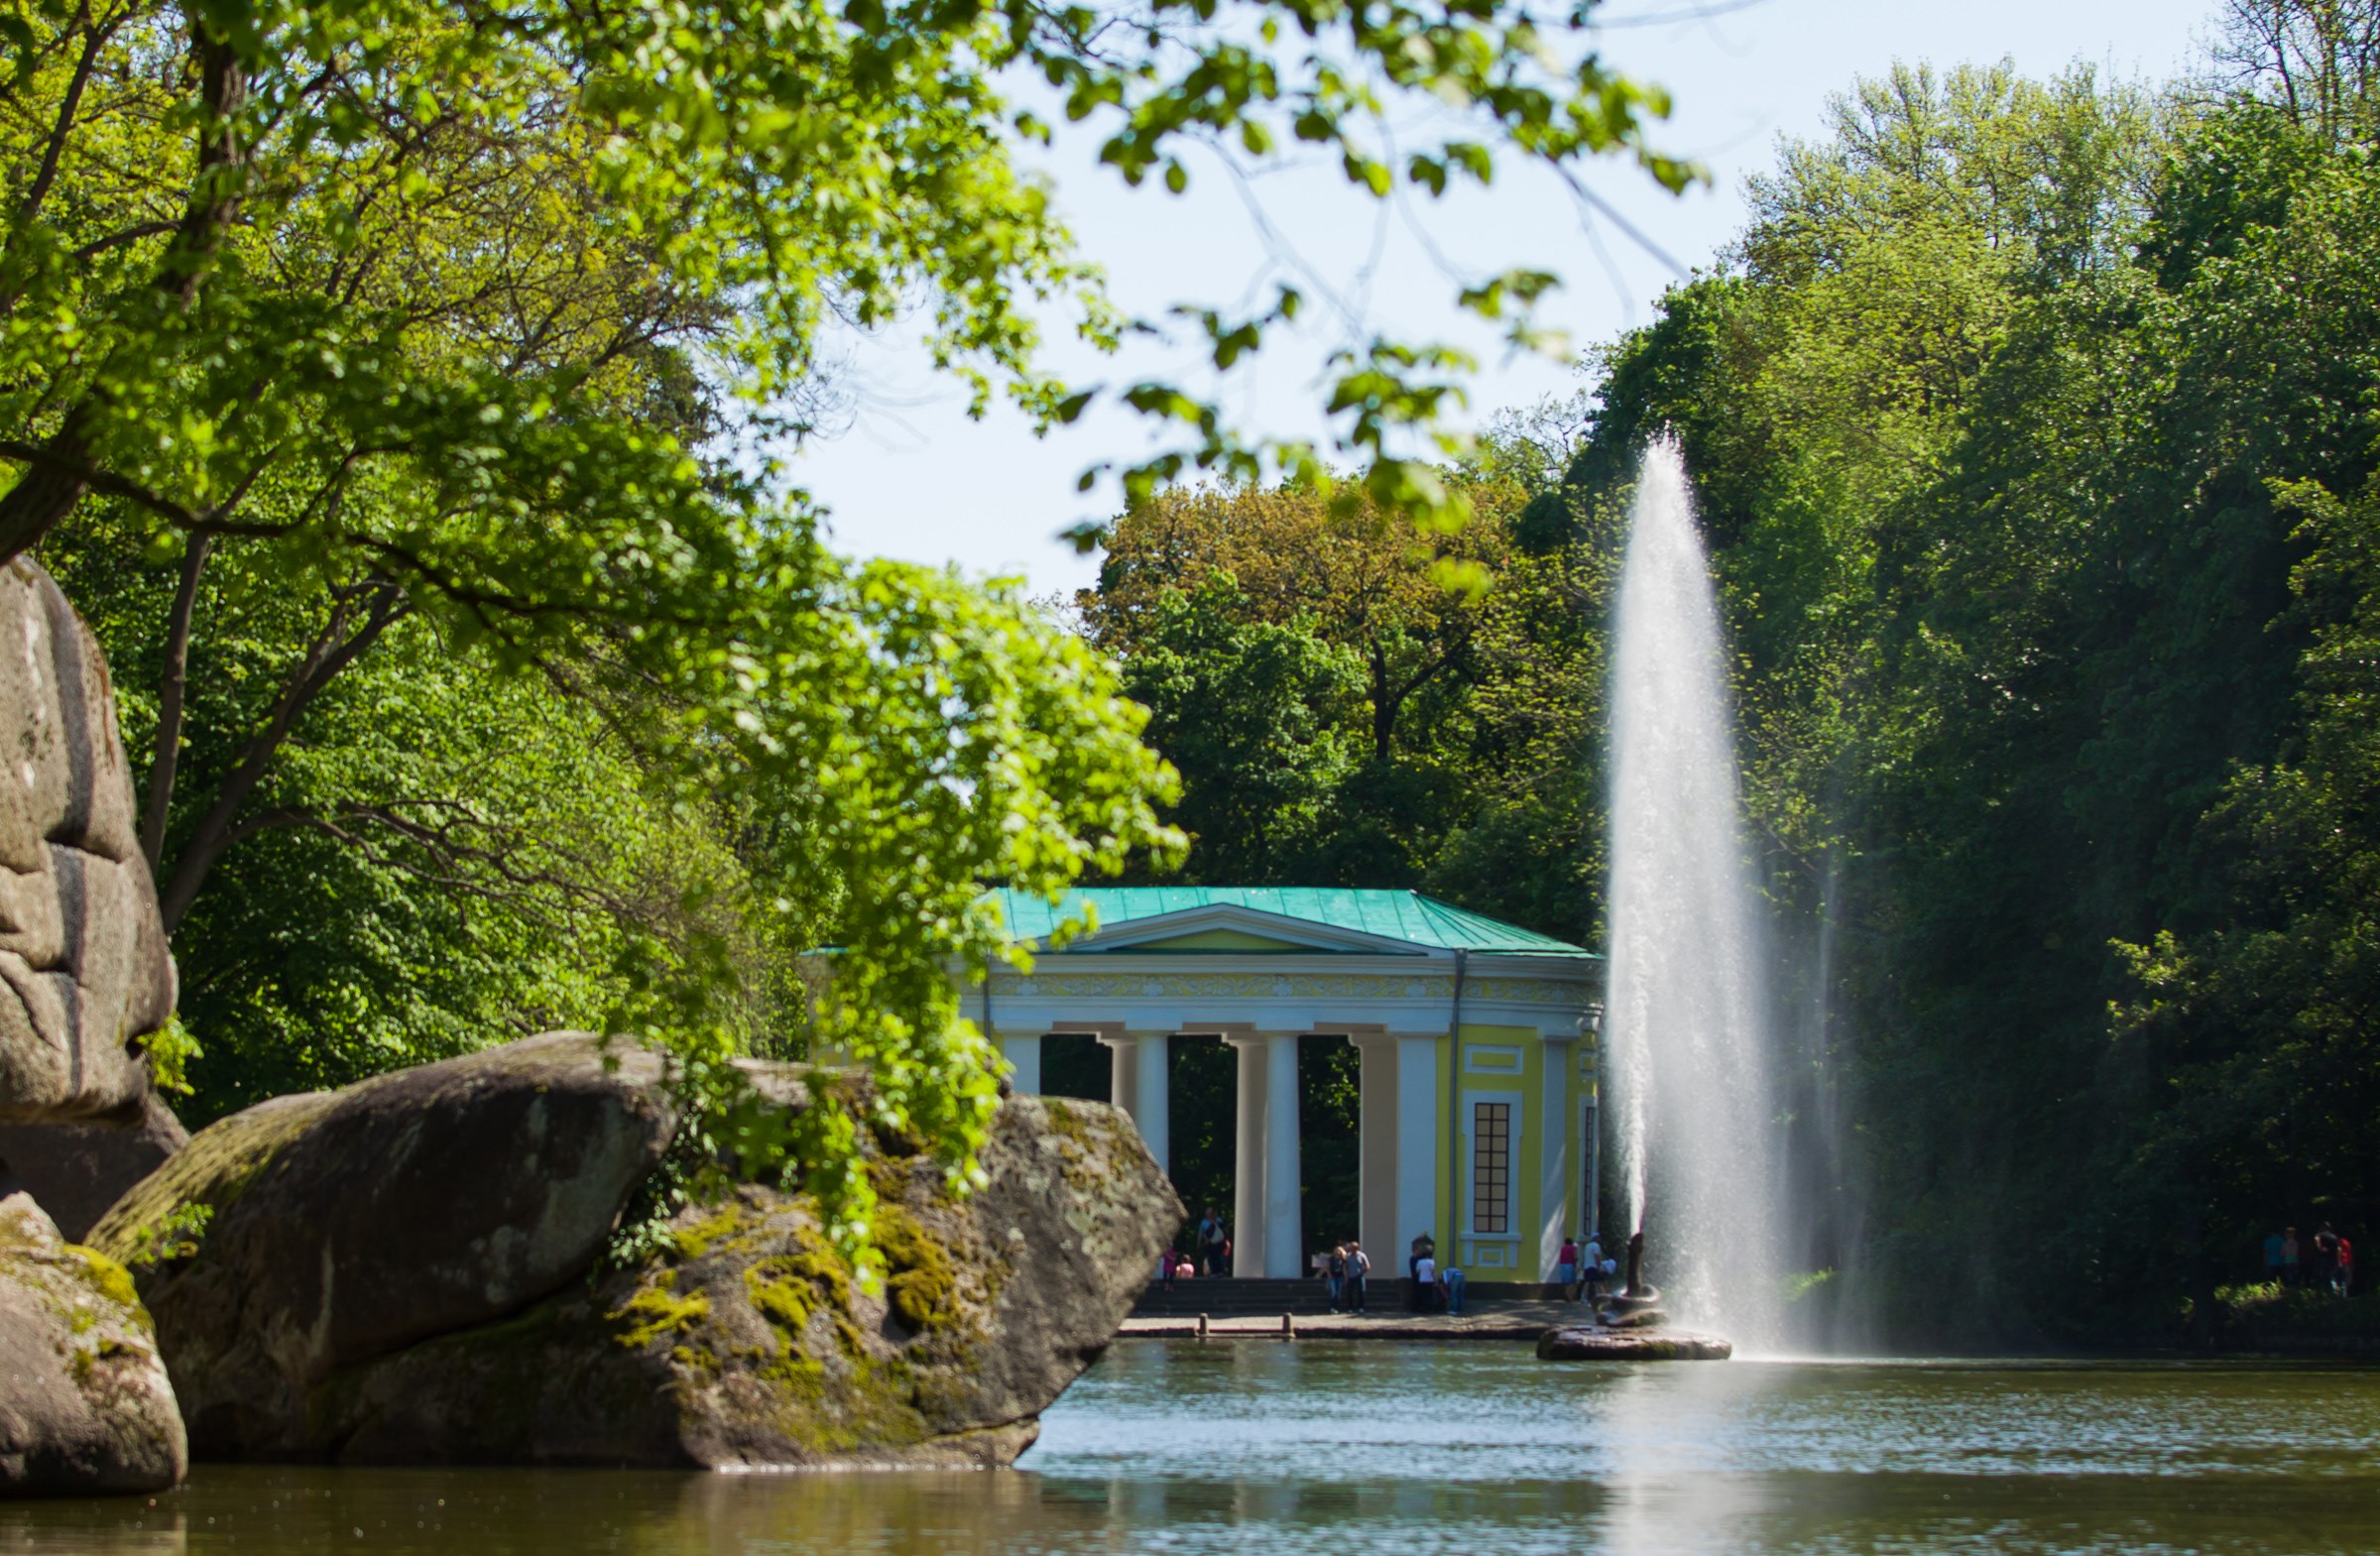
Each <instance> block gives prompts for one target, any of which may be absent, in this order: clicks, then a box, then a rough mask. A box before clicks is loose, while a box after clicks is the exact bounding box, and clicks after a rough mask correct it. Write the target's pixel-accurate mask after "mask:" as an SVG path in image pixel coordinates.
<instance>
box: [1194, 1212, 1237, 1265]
mask: <svg viewBox="0 0 2380 1556" xmlns="http://www.w3.org/2000/svg"><path fill="white" fill-rule="evenodd" d="M1227 1246H1228V1244H1227V1240H1226V1237H1225V1234H1224V1230H1223V1218H1222V1217H1221V1216H1219V1215H1217V1214H1216V1213H1215V1207H1214V1206H1212V1205H1209V1206H1208V1207H1207V1214H1206V1216H1205V1217H1204V1218H1203V1219H1202V1220H1201V1221H1200V1222H1199V1224H1198V1251H1199V1253H1200V1254H1201V1255H1203V1256H1204V1257H1205V1258H1206V1261H1207V1267H1206V1274H1207V1277H1208V1278H1209V1279H1213V1278H1214V1277H1215V1276H1217V1275H1227V1274H1230V1273H1231V1266H1230V1265H1229V1264H1227V1263H1225V1262H1224V1259H1225V1253H1224V1250H1225V1248H1226V1247H1227Z"/></svg>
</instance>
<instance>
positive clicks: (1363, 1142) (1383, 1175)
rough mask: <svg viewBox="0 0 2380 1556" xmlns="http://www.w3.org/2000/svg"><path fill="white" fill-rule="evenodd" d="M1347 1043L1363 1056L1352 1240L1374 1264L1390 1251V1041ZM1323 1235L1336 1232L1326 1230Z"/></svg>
mask: <svg viewBox="0 0 2380 1556" xmlns="http://www.w3.org/2000/svg"><path fill="white" fill-rule="evenodd" d="M1348 1041H1349V1042H1352V1043H1354V1044H1355V1045H1356V1051H1357V1052H1358V1053H1360V1054H1362V1055H1363V1056H1364V1065H1363V1072H1362V1078H1361V1081H1360V1082H1359V1086H1358V1093H1357V1095H1358V1097H1359V1101H1358V1104H1357V1115H1356V1117H1357V1121H1358V1123H1357V1131H1358V1136H1359V1137H1358V1139H1357V1142H1356V1157H1357V1161H1358V1163H1359V1169H1358V1172H1357V1176H1356V1236H1357V1237H1358V1238H1359V1239H1361V1240H1362V1241H1363V1244H1364V1252H1366V1253H1367V1254H1369V1255H1370V1256H1371V1261H1372V1263H1373V1264H1374V1265H1375V1266H1379V1265H1380V1264H1381V1260H1382V1259H1383V1258H1384V1257H1386V1256H1387V1255H1388V1254H1389V1253H1391V1252H1393V1251H1394V1250H1395V1247H1396V1163H1397V1137H1396V1039H1395V1038H1393V1037H1390V1036H1388V1035H1387V1034H1386V1033H1384V1032H1359V1033H1357V1034H1356V1035H1354V1036H1352V1037H1350V1038H1348ZM1325 1235H1326V1236H1329V1237H1333V1238H1336V1237H1337V1236H1338V1235H1339V1234H1338V1231H1337V1229H1335V1228H1332V1229H1326V1230H1325Z"/></svg>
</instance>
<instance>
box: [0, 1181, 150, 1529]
mask: <svg viewBox="0 0 2380 1556" xmlns="http://www.w3.org/2000/svg"><path fill="white" fill-rule="evenodd" d="M187 1463H188V1452H187V1449H186V1446H185V1444H184V1439H183V1436H182V1424H181V1416H180V1413H179V1411H177V1410H176V1409H175V1407H174V1393H173V1389H172V1388H171V1387H170V1386H169V1384H168V1383H167V1380H166V1369H165V1365H164V1363H163V1362H161V1361H160V1360H159V1358H158V1352H157V1343H156V1337H155V1336H154V1334H152V1332H151V1330H150V1325H149V1317H148V1315H147V1314H146V1313H144V1312H143V1311H142V1310H141V1304H140V1300H139V1298H138V1297H137V1296H136V1295H135V1294H134V1291H133V1285H132V1278H131V1276H130V1275H128V1274H127V1273H125V1270H124V1267H123V1266H122V1265H121V1264H118V1263H116V1262H115V1261H114V1260H112V1259H110V1258H108V1257H105V1256H104V1255H100V1254H96V1253H93V1252H92V1251H91V1250H89V1249H84V1248H76V1247H74V1246H73V1245H71V1244H68V1243H66V1242H65V1241H64V1240H62V1239H61V1238H60V1237H59V1235H58V1229H57V1228H56V1227H55V1226H53V1225H51V1222H50V1218H49V1217H48V1216H45V1215H44V1214H42V1211H41V1207H40V1206H38V1205H36V1204H35V1203H34V1202H33V1200H32V1199H31V1198H30V1197H29V1196H27V1195H24V1194H11V1195H9V1196H7V1197H6V1198H0V1495H8V1496H90V1495H92V1494H93V1493H104V1492H154V1491H163V1490H164V1489H165V1488H167V1487H169V1486H172V1485H174V1484H175V1483H176V1482H177V1481H179V1480H180V1479H181V1476H182V1471H183V1470H184V1469H185V1468H186V1467H187Z"/></svg>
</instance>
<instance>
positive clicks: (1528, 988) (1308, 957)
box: [962, 887, 1604, 1281]
mask: <svg viewBox="0 0 2380 1556" xmlns="http://www.w3.org/2000/svg"><path fill="white" fill-rule="evenodd" d="M994 896H995V898H997V899H998V901H999V905H1000V907H1001V909H1002V911H1003V913H1004V914H1005V916H1006V922H1007V923H1008V926H1009V929H1010V932H1011V935H1013V936H1014V938H1015V939H1016V940H1018V941H1022V942H1025V943H1027V944H1029V945H1030V946H1031V947H1032V948H1033V968H1032V971H1031V972H1029V973H1022V974H1019V973H1017V972H1014V971H1013V970H1011V969H1009V968H1006V967H998V968H995V969H994V970H993V973H992V976H991V978H990V980H989V981H988V982H986V983H983V984H973V983H970V984H968V985H966V986H965V987H964V989H963V991H962V992H963V995H964V998H965V999H966V1001H967V1007H968V1014H969V1015H971V1016H973V1017H975V1018H976V1020H977V1022H978V1024H979V1025H981V1026H982V1027H983V1028H984V1030H985V1031H987V1032H988V1033H989V1034H991V1036H992V1037H993V1039H994V1040H995V1041H996V1042H997V1043H998V1045H999V1047H1000V1050H1001V1052H1002V1053H1003V1054H1004V1055H1005V1056H1006V1057H1007V1059H1008V1062H1009V1065H1010V1067H1011V1071H1012V1072H1013V1073H1012V1076H1011V1084H1012V1085H1013V1087H1014V1088H1015V1089H1016V1090H1018V1091H1023V1092H1038V1091H1039V1090H1040V1089H1041V1058H1042V1045H1043V1044H1044V1043H1045V1042H1047V1041H1048V1040H1050V1039H1051V1038H1053V1037H1059V1036H1066V1035H1081V1036H1091V1037H1096V1038H1097V1039H1098V1040H1099V1041H1100V1042H1101V1043H1103V1044H1104V1045H1105V1046H1106V1047H1107V1049H1108V1050H1109V1054H1110V1062H1111V1065H1112V1070H1111V1075H1112V1078H1113V1092H1112V1095H1113V1096H1114V1098H1115V1099H1116V1101H1117V1102H1118V1103H1120V1104H1121V1105H1122V1106H1123V1107H1124V1108H1125V1109H1126V1110H1127V1111H1128V1112H1130V1115H1131V1117H1132V1119H1133V1121H1134V1123H1136V1124H1137V1125H1138V1126H1139V1130H1140V1135H1141V1137H1142V1138H1143V1139H1144V1140H1146V1141H1147V1143H1148V1148H1149V1150H1150V1152H1151V1153H1152V1154H1154V1155H1155V1156H1156V1158H1157V1160H1158V1162H1159V1163H1160V1164H1163V1165H1165V1166H1166V1167H1167V1168H1168V1169H1169V1170H1170V1168H1171V1165H1172V1163H1171V1161H1170V1159H1169V1149H1168V1147H1169V1142H1170V1137H1171V1133H1172V1132H1171V1124H1172V1118H1171V1098H1170V1096H1169V1094H1168V1093H1169V1086H1168V1077H1169V1062H1168V1061H1169V1052H1168V1050H1169V1046H1170V1044H1171V1043H1172V1042H1173V1041H1174V1039H1176V1038H1180V1037H1220V1038H1222V1039H1223V1040H1224V1041H1225V1042H1227V1043H1229V1044H1231V1045H1232V1047H1234V1048H1235V1049H1237V1050H1238V1085H1239V1093H1238V1096H1239V1108H1238V1130H1237V1136H1236V1139H1235V1157H1234V1180H1235V1184H1236V1188H1235V1193H1234V1205H1233V1207H1232V1208H1233V1236H1234V1247H1233V1257H1232V1262H1233V1269H1232V1272H1233V1274H1235V1275H1241V1276H1259V1275H1260V1276H1271V1277H1283V1276H1298V1275H1302V1274H1304V1273H1305V1272H1306V1256H1307V1253H1308V1249H1307V1246H1306V1242H1305V1238H1306V1232H1307V1229H1306V1228H1304V1227H1303V1226H1301V1225H1300V1196H1299V1192H1298V1188H1299V1166H1300V1144H1301V1142H1300V1140H1299V1138H1298V1107H1297V1101H1298V1066H1297V1056H1298V1039H1299V1038H1300V1037H1304V1036H1309V1035H1316V1034H1320V1035H1328V1036H1344V1037H1346V1038H1347V1039H1348V1041H1350V1042H1351V1043H1353V1044H1354V1045H1355V1046H1356V1048H1357V1049H1358V1051H1359V1052H1360V1053H1361V1055H1362V1058H1361V1061H1360V1066H1361V1068H1360V1076H1361V1087H1362V1095H1361V1103H1360V1117H1361V1136H1362V1138H1361V1141H1360V1148H1359V1156H1360V1162H1361V1176H1360V1183H1361V1189H1360V1194H1361V1206H1360V1209H1359V1212H1358V1218H1357V1219H1358V1223H1359V1225H1358V1227H1357V1228H1356V1235H1357V1236H1358V1237H1360V1238H1361V1239H1362V1240H1363V1242H1364V1245H1365V1247H1366V1248H1367V1249H1368V1250H1370V1251H1371V1252H1372V1258H1373V1261H1374V1265H1375V1267H1376V1268H1377V1269H1378V1270H1379V1272H1380V1273H1381V1274H1382V1275H1394V1274H1398V1273H1401V1272H1402V1269H1403V1265H1404V1258H1405V1251H1406V1249H1407V1248H1408V1247H1409V1246H1410V1245H1411V1243H1412V1240H1413V1239H1414V1238H1415V1237H1417V1236H1418V1235H1420V1234H1422V1233H1425V1232H1426V1233H1429V1234H1430V1235H1431V1236H1432V1237H1433V1239H1434V1240H1435V1241H1436V1244H1437V1247H1438V1250H1439V1257H1441V1258H1442V1259H1451V1260H1455V1261H1458V1262H1459V1263H1460V1264H1461V1266H1462V1267H1463V1268H1464V1269H1465V1270H1466V1271H1468V1272H1470V1273H1471V1274H1473V1275H1474V1276H1475V1277H1476V1278H1480V1279H1487V1280H1519V1281H1532V1280H1551V1279H1553V1278H1554V1268H1555V1258H1556V1255H1557V1253H1558V1252H1559V1250H1560V1248H1561V1245H1562V1240H1563V1238H1564V1236H1565V1235H1566V1234H1572V1233H1576V1234H1579V1235H1581V1236H1584V1235H1585V1234H1586V1233H1587V1232H1588V1231H1589V1230H1590V1226H1589V1220H1590V1209H1589V1207H1590V1206H1591V1205H1592V1204H1593V1203H1594V1195H1595V1165H1594V1141H1595V1139H1596V1121H1595V1109H1596V1103H1597V1078H1598V1071H1597V1064H1598V1057H1599V1056H1598V1051H1597V1031H1596V1028H1597V1024H1598V1017H1600V1014H1601V1004H1600V1001H1601V998H1602V990H1603V971H1604V966H1603V959H1602V958H1601V957H1599V956H1596V955H1594V954H1593V953H1591V952H1589V951H1586V950H1583V949H1581V948H1580V947H1578V946H1575V945H1569V944H1566V943H1564V942H1562V941H1560V940H1554V939H1550V938H1548V937H1546V936H1544V935H1540V934H1535V933H1532V932H1530V931H1529V930H1525V929H1519V928H1515V927H1514V926H1512V925H1510V924H1504V923H1498V922H1497V921H1495V920H1494V919H1491V918H1485V917H1482V916H1481V915H1479V914H1477V913H1471V912H1466V911H1464V910H1463V909H1461V908H1457V907H1453V906H1450V905H1448V904H1447V903H1444V902H1440V901H1436V900H1434V899H1432V898H1427V897H1423V896H1421V895H1420V894H1418V893H1413V892H1386V891H1345V890H1322V889H1308V888H1221V887H1146V888H1111V889H1104V890H1088V891H1081V892H1076V893H1073V894H1071V895H1070V896H1069V897H1067V898H1065V899H1063V900H1061V901H1060V902H1058V903H1056V904H1055V905H1053V904H1051V903H1049V902H1047V901H1044V900H1042V899H1041V898H1036V897H1032V896H1030V895H1027V894H1023V893H1011V892H1001V893H996V894H994ZM1085 919H1090V920H1091V921H1093V922H1095V924H1096V928H1094V929H1092V930H1090V931H1088V932H1082V933H1077V934H1076V935H1075V936H1074V937H1073V938H1071V939H1069V940H1067V941H1065V943H1064V944H1063V945H1060V946H1056V947H1054V948H1053V947H1052V946H1051V945H1050V943H1049V942H1050V938H1051V936H1052V935H1053V933H1054V932H1055V931H1057V930H1058V929H1059V928H1060V927H1061V926H1062V925H1065V924H1067V923H1068V922H1078V923H1079V922H1081V921H1083V920H1085ZM1316 1230H1317V1231H1325V1230H1329V1229H1316Z"/></svg>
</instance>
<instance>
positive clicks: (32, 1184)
mask: <svg viewBox="0 0 2380 1556" xmlns="http://www.w3.org/2000/svg"><path fill="white" fill-rule="evenodd" d="M189 1139H190V1135H189V1131H187V1130H185V1129H183V1128H182V1127H181V1121H180V1120H179V1119H178V1118H176V1117H175V1116H174V1110H173V1109H171V1108H169V1107H167V1106H166V1104H165V1099H164V1098H162V1097H160V1096H158V1095H157V1093H155V1092H150V1093H148V1094H147V1095H145V1096H144V1097H142V1099H141V1101H140V1102H139V1104H138V1105H136V1106H135V1107H134V1108H132V1109H131V1110H129V1116H127V1117H120V1118H119V1117H110V1118H103V1119H65V1120H59V1121H56V1122H49V1121H38V1122H30V1123H28V1122H18V1123H5V1124H0V1162H6V1163H7V1164H8V1169H9V1171H10V1172H12V1173H13V1174H14V1175H15V1178H16V1186H18V1187H21V1188H23V1189H24V1191H25V1192H26V1193H28V1194H31V1195H32V1196H33V1198H34V1202H35V1203H36V1204H38V1205H40V1206H41V1207H42V1210H43V1211H44V1213H45V1214H47V1215H48V1216H49V1217H50V1219H51V1220H52V1221H54V1222H56V1223H57V1224H58V1231H59V1236H60V1237H62V1238H64V1239H65V1240H66V1241H67V1242H69V1243H79V1242H81V1241H82V1240H83V1239H84V1238H86V1237H88V1236H89V1235H90V1231H91V1228H92V1227H94V1226H96V1225H98V1222H99V1218H100V1217H101V1216H103V1215H105V1214H107V1208H108V1207H109V1206H110V1205H113V1204H114V1203H115V1202H116V1201H117V1200H119V1199H122V1198H123V1197H124V1195H125V1194H126V1193H127V1192H128V1191H129V1190H130V1189H131V1188H132V1186H133V1185H134V1184H136V1183H138V1182H140V1181H141V1179H143V1178H145V1177H147V1176H149V1174H150V1173H152V1172H155V1171H156V1170H157V1169H158V1168H160V1167H162V1166H164V1165H165V1164H166V1158H167V1157H169V1156H171V1155H173V1154H174V1153H175V1152H176V1151H178V1150H179V1149H181V1147H182V1146H184V1145H186V1144H188V1143H189Z"/></svg>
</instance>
